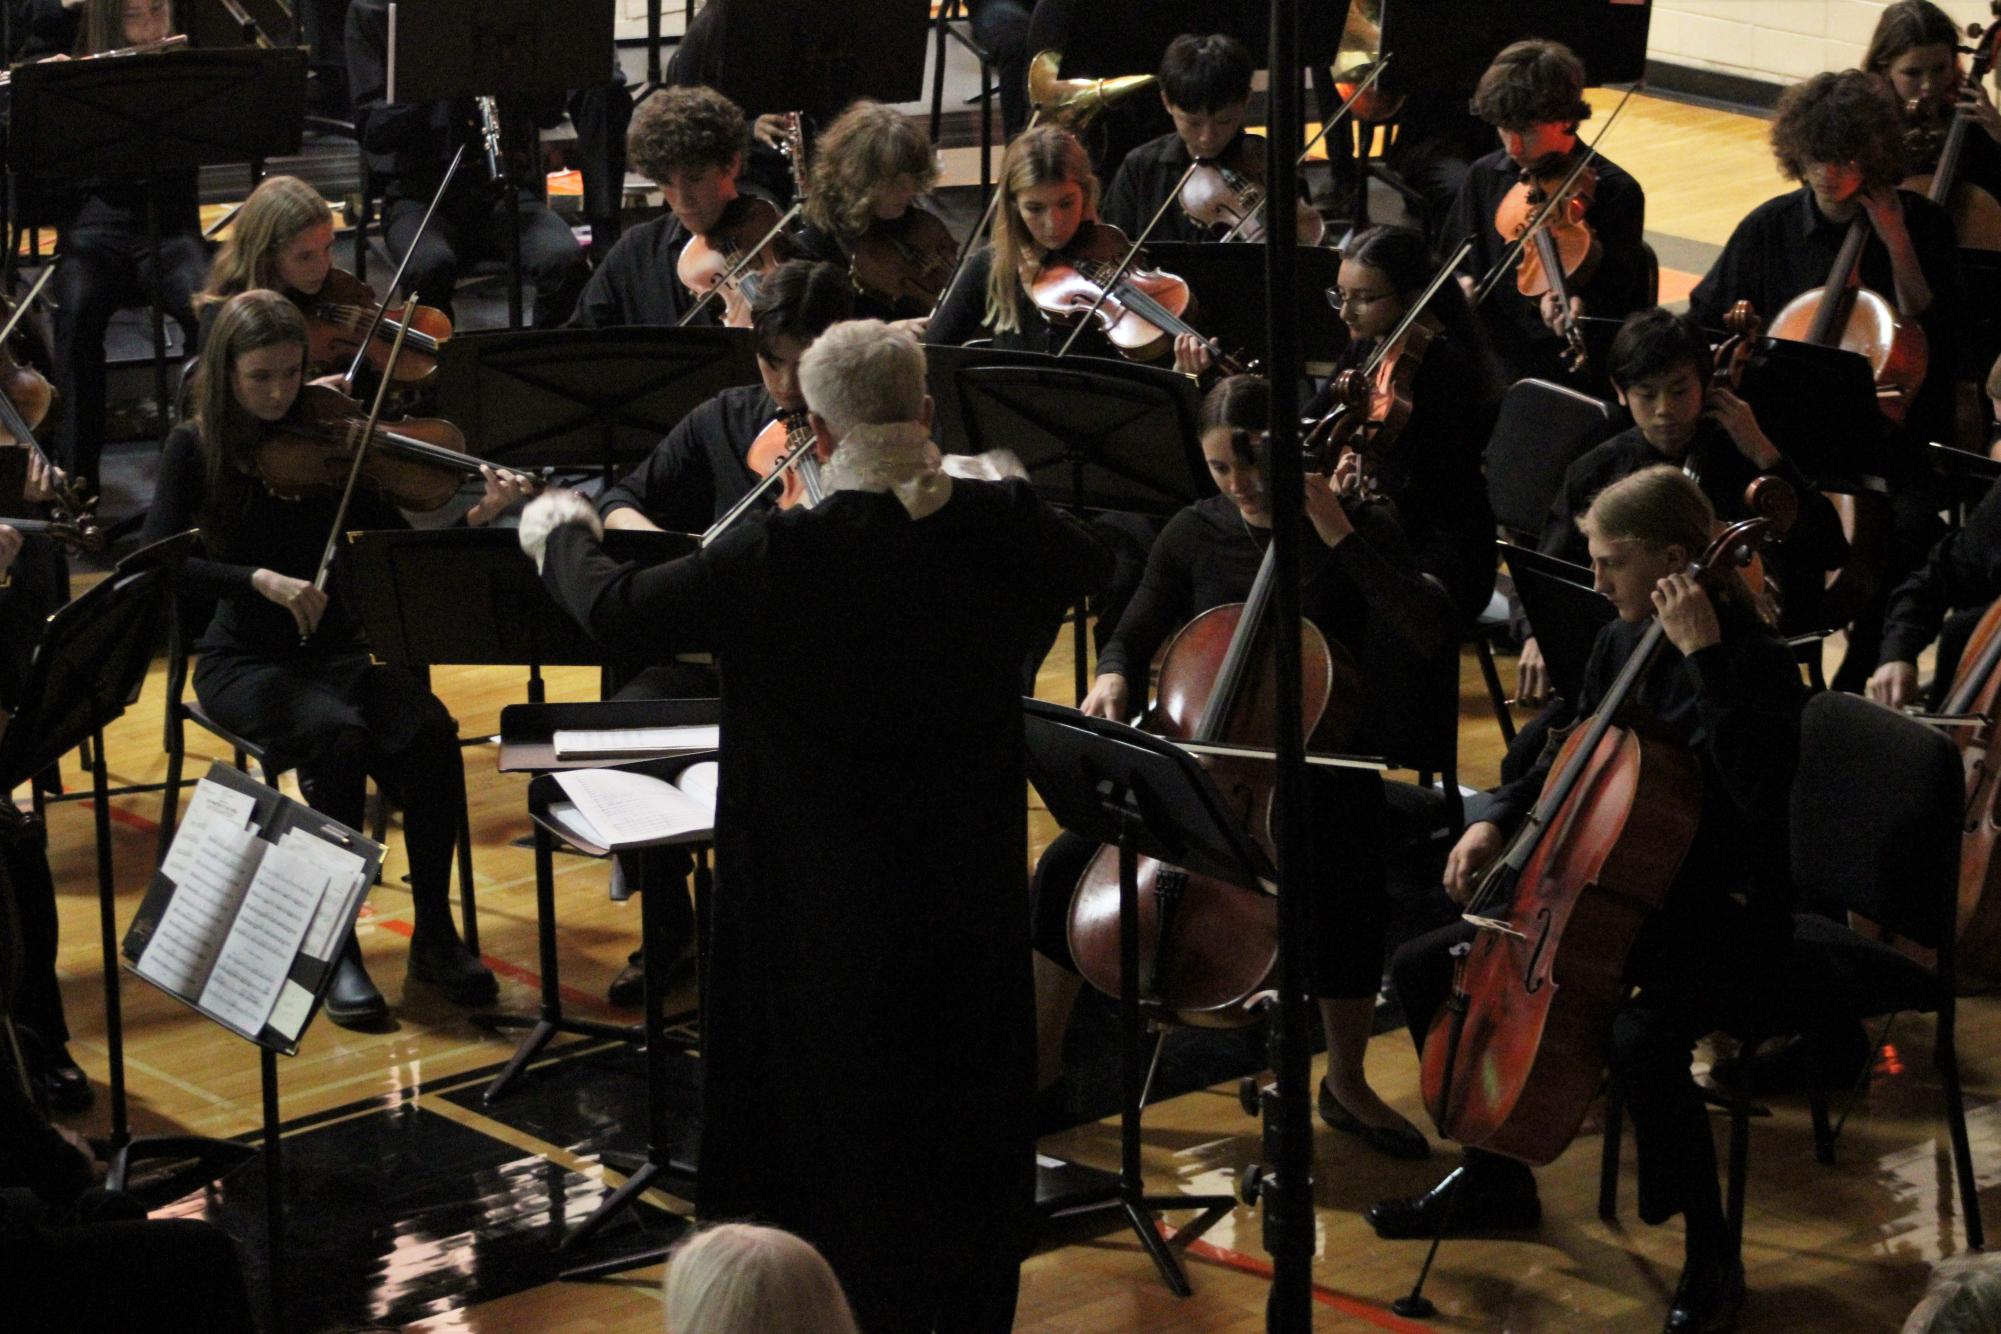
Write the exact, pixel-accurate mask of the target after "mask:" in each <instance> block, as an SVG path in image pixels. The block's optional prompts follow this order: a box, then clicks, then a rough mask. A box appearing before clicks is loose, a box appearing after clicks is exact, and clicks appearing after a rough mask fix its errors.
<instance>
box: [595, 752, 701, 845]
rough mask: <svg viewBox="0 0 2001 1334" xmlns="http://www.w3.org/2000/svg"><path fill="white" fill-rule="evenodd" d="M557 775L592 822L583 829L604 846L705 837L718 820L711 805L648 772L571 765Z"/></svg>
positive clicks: (688, 840)
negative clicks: (572, 767)
mask: <svg viewBox="0 0 2001 1334" xmlns="http://www.w3.org/2000/svg"><path fill="white" fill-rule="evenodd" d="M556 781H557V783H559V784H560V785H561V786H562V789H563V792H564V795H566V796H568V797H569V799H570V800H571V801H573V802H575V803H576V808H577V814H578V815H579V816H580V817H581V818H582V819H583V821H584V823H585V825H586V826H587V827H588V828H587V830H586V831H580V832H585V834H586V837H589V838H590V841H591V842H593V843H596V844H597V845H598V846H600V847H605V848H619V847H630V846H634V845H637V844H641V843H670V842H691V841H694V840H696V839H700V838H705V837H707V836H708V834H709V833H710V831H711V829H712V827H713V826H714V824H715V810H714V808H713V807H708V806H704V805H703V804H702V803H701V802H699V801H697V800H695V799H693V798H691V797H690V796H688V795H687V794H686V793H684V792H682V791H681V790H680V789H678V788H676V787H675V786H674V785H673V784H671V783H666V782H662V781H661V780H660V779H658V778H649V777H648V776H647V775H645V774H635V773H627V772H626V771H624V770H622V769H572V770H570V771H569V772H567V773H559V774H557V775H556ZM591 835H595V837H591Z"/></svg>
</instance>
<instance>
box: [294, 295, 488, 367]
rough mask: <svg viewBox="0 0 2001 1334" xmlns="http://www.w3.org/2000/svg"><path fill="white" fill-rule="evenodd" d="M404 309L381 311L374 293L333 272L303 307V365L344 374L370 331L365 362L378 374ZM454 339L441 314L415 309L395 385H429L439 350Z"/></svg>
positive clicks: (429, 308) (446, 318)
mask: <svg viewBox="0 0 2001 1334" xmlns="http://www.w3.org/2000/svg"><path fill="white" fill-rule="evenodd" d="M402 319H403V307H402V306H400V305H398V306H391V307H389V308H388V309H387V310H384V309H383V307H382V303H381V302H380V301H378V300H377V299H376V296H375V289H374V288H373V287H371V286H369V285H368V284H367V283H366V282H364V281H362V280H361V279H359V278H357V277H355V276H354V275H353V274H351V273H349V272H348V271H347V270H346V269H332V270H329V271H328V273H327V280H326V282H325V283H323V284H322V285H321V287H320V290H319V294H318V295H317V296H315V297H314V298H313V300H312V304H311V305H309V306H307V307H306V336H307V339H308V349H309V355H308V357H307V363H308V365H309V366H310V367H312V369H313V373H314V374H318V375H323V374H326V373H327V372H329V371H336V370H346V369H347V368H348V367H349V366H350V365H352V364H353V362H354V358H355V354H356V353H357V352H360V351H361V350H362V348H361V339H362V337H363V336H364V335H365V334H366V333H367V331H368V330H369V329H371V328H373V329H374V331H375V332H374V335H373V336H372V337H370V338H369V340H368V355H367V357H366V360H367V362H368V364H369V365H370V366H373V367H374V368H375V371H376V373H377V374H378V375H379V374H381V373H382V371H383V369H384V368H385V367H386V366H387V365H388V364H389V345H390V343H392V342H393V341H394V340H395V337H396V326H397V325H398V324H399V323H401V322H402ZM451 336H452V321H451V318H450V317H449V316H447V315H446V314H445V312H443V311H442V310H438V309H436V308H435V307H432V306H417V307H416V309H415V312H414V314H413V315H412V317H411V320H410V333H409V335H408V337H407V338H406V339H405V340H404V345H403V355H402V356H401V357H399V358H398V359H397V361H396V384H397V385H398V386H399V387H400V386H414V385H421V384H428V383H430V381H431V378H432V377H433V376H435V375H436V374H437V371H438V349H439V348H441V347H443V346H444V344H445V342H446V341H447V340H448V339H450V338H451Z"/></svg>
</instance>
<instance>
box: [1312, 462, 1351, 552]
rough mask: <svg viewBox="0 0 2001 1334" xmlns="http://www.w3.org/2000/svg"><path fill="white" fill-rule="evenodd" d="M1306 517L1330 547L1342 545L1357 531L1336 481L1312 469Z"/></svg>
mask: <svg viewBox="0 0 2001 1334" xmlns="http://www.w3.org/2000/svg"><path fill="white" fill-rule="evenodd" d="M1306 517H1307V519H1308V520H1310V521H1311V522H1312V524H1313V531H1314V532H1316V533H1318V534H1320V540H1321V541H1322V542H1325V543H1326V544H1327V545H1328V546H1330V547H1338V546H1340V545H1341V543H1342V542H1343V541H1344V540H1345V539H1347V538H1348V537H1350V536H1352V535H1353V534H1354V531H1355V525H1354V524H1352V523H1350V522H1349V520H1348V511H1347V509H1346V508H1345V507H1344V506H1343V505H1342V504H1341V496H1340V493H1339V492H1338V491H1336V490H1335V486H1334V483H1333V482H1332V481H1330V480H1329V479H1328V478H1327V477H1326V475H1325V474H1323V473H1317V472H1314V471H1312V470H1311V469H1309V470H1308V471H1307V474H1306Z"/></svg>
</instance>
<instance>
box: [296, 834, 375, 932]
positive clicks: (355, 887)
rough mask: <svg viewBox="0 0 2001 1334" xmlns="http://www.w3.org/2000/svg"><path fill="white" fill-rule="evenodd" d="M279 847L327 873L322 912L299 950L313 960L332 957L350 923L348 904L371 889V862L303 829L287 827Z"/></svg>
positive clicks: (317, 913) (315, 918) (316, 916)
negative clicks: (342, 930)
mask: <svg viewBox="0 0 2001 1334" xmlns="http://www.w3.org/2000/svg"><path fill="white" fill-rule="evenodd" d="M278 846H279V847H281V848H289V849H291V850H292V851H294V852H296V853H298V855H300V856H301V857H304V858H305V859H306V860H308V861H309V862H311V863H312V864H313V865H314V866H316V867H318V868H319V869H320V870H321V871H323V872H325V874H326V877H327V892H326V893H325V894H324V895H323V896H322V897H321V898H320V907H319V911H318V912H316V913H314V914H313V924H312V925H311V926H310V927H308V928H307V929H306V940H305V943H304V944H302V945H300V946H299V953H301V954H303V955H306V956H307V957H308V958H313V959H331V958H333V955H334V951H335V950H336V949H338V948H340V937H339V935H338V930H339V928H341V927H343V926H345V925H346V923H347V912H346V909H347V907H348V906H349V905H350V904H351V903H353V901H354V896H355V894H356V893H358V892H359V891H361V890H364V889H366V888H367V886H365V885H364V884H362V883H361V878H362V877H363V876H364V875H366V874H367V873H368V863H367V862H366V861H364V860H363V859H362V858H360V857H359V856H357V855H355V854H354V853H352V852H349V851H348V850H347V849H346V848H343V847H340V846H339V845H337V844H333V843H329V842H327V841H326V840H325V839H323V838H319V837H316V836H315V835H312V834H309V833H307V832H306V831H305V830H303V829H288V830H286V831H285V836H284V837H283V838H281V839H279V840H278Z"/></svg>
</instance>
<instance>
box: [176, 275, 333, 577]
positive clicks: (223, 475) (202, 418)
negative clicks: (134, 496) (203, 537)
mask: <svg viewBox="0 0 2001 1334" xmlns="http://www.w3.org/2000/svg"><path fill="white" fill-rule="evenodd" d="M285 343H291V344H296V345H297V347H298V349H299V370H300V374H301V376H303V375H304V373H305V366H306V347H307V340H306V317H305V316H303V315H301V314H300V313H299V308H298V307H297V306H295V305H293V304H292V303H291V302H290V301H289V300H287V299H286V298H285V297H283V296H280V295H279V294H278V293H276V292H266V291H254V290H253V291H249V292H238V293H237V294H236V295H235V296H233V297H231V298H229V300H228V301H227V302H225V303H224V305H223V307H222V309H221V310H220V311H218V312H217V313H216V317H215V327H214V328H213V329H212V330H210V332H209V336H208V346H207V348H206V350H205V351H204V352H203V354H202V358H201V363H200V364H199V365H198V366H196V367H195V386H194V428H195V434H196V437H197V438H198V439H199V440H200V441H201V452H202V464H203V472H204V474H205V476H206V480H207V483H208V485H207V492H208V495H207V500H206V503H205V504H204V507H203V511H204V514H205V515H215V514H219V513H226V512H228V511H230V510H232V509H237V508H241V506H242V504H243V503H244V501H245V499H246V498H247V496H248V493H249V489H250V486H249V481H248V477H249V473H250V471H251V467H252V462H251V459H252V450H253V449H254V448H255V446H256V443H257V430H256V423H255V421H254V420H253V419H252V418H251V417H250V416H249V414H248V413H246V412H244V410H243V408H242V407H241V406H240V405H239V404H238V403H237V401H236V390H235V387H234V383H233V382H234V380H235V378H236V362H237V358H239V357H241V356H242V355H243V354H244V353H246V352H255V351H258V350H259V349H260V348H267V347H276V346H279V345H280V344H285ZM203 526H204V527H208V526H209V524H208V522H207V520H206V519H205V520H204V525H203ZM210 544H211V548H213V545H214V538H213V536H211V538H210Z"/></svg>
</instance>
